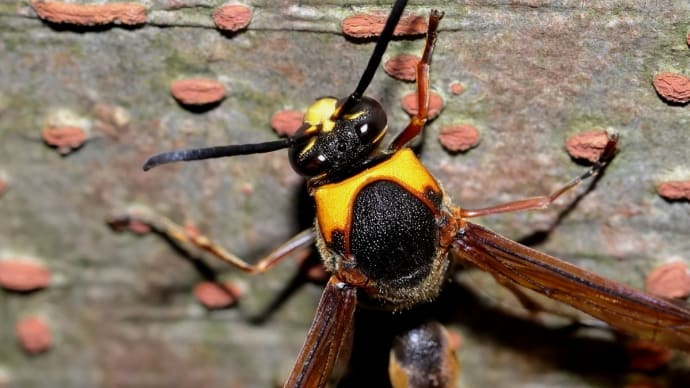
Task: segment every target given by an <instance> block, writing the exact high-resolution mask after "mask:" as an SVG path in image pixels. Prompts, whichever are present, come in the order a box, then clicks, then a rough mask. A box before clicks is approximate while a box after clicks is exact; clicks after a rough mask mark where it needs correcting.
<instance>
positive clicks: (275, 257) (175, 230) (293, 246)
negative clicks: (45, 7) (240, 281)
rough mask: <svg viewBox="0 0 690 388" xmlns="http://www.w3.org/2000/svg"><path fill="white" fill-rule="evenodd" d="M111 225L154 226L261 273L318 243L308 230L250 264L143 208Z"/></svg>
mask: <svg viewBox="0 0 690 388" xmlns="http://www.w3.org/2000/svg"><path fill="white" fill-rule="evenodd" d="M107 222H108V224H109V225H111V226H112V227H114V228H118V227H122V226H123V225H128V224H132V223H139V224H143V225H147V226H149V227H151V228H152V229H153V230H155V231H156V232H158V233H161V234H163V235H165V236H168V237H170V238H171V239H172V240H173V241H175V242H177V243H180V244H182V245H187V246H190V245H191V246H194V247H196V248H198V249H201V250H203V251H205V252H208V253H210V254H211V255H213V256H215V257H216V258H218V259H220V260H222V261H224V262H226V263H228V264H230V265H232V266H233V267H236V268H239V269H241V270H242V271H245V272H248V273H252V274H258V273H262V272H264V271H266V270H268V269H270V268H271V267H273V266H274V265H276V264H277V263H278V262H280V261H281V260H282V259H284V258H286V257H288V256H290V255H291V254H292V253H294V252H296V251H298V250H300V249H303V248H307V247H309V246H310V245H312V244H313V243H314V241H315V240H316V234H315V233H314V230H313V229H305V230H303V231H301V232H300V233H298V234H296V235H295V236H294V237H292V238H291V239H289V240H288V241H286V242H285V243H283V244H282V245H281V246H279V247H278V248H276V249H275V250H274V251H273V252H271V253H269V254H268V255H266V256H265V257H263V258H261V259H260V260H259V261H257V262H256V264H249V263H247V262H246V261H244V260H242V259H241V258H239V257H237V256H235V255H234V254H232V253H231V252H228V251H227V250H225V249H224V248H223V247H221V246H220V245H218V244H216V243H215V242H213V241H212V240H211V239H210V238H208V237H207V236H204V235H202V234H199V233H195V232H190V231H188V230H187V229H186V228H184V227H182V226H180V225H178V224H176V223H175V222H173V221H172V220H170V219H168V218H166V217H164V216H162V215H159V214H156V213H155V212H152V211H150V210H147V209H143V208H132V209H128V210H127V211H126V212H125V213H124V214H118V215H115V216H111V217H109V218H108V220H107Z"/></svg>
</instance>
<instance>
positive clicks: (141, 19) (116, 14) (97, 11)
mask: <svg viewBox="0 0 690 388" xmlns="http://www.w3.org/2000/svg"><path fill="white" fill-rule="evenodd" d="M31 6H32V7H33V9H34V11H36V14H38V17H39V18H41V19H42V20H46V21H49V22H51V23H59V24H74V25H80V26H102V25H107V24H122V25H127V26H136V25H141V24H144V23H146V7H144V6H143V5H141V4H138V3H108V4H77V3H63V2H57V1H51V2H46V1H42V0H37V1H33V2H32V3H31Z"/></svg>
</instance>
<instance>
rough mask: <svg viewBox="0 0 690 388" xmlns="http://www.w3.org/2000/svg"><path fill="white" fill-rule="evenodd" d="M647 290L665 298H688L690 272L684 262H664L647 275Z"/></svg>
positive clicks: (689, 292) (689, 294)
mask: <svg viewBox="0 0 690 388" xmlns="http://www.w3.org/2000/svg"><path fill="white" fill-rule="evenodd" d="M645 287H646V288H647V291H649V292H650V293H652V294H654V295H659V296H663V297H665V298H687V297H688V296H690V273H688V266H687V265H686V264H685V263H682V262H673V263H668V264H664V265H662V266H660V267H658V268H656V269H655V270H654V271H652V272H651V273H650V274H649V275H648V276H647V281H646V282H645Z"/></svg>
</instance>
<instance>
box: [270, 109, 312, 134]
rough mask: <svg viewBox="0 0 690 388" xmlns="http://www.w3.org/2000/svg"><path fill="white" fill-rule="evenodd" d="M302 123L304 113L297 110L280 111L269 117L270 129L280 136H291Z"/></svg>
mask: <svg viewBox="0 0 690 388" xmlns="http://www.w3.org/2000/svg"><path fill="white" fill-rule="evenodd" d="M303 122H304V113H302V112H300V111H298V110H281V111H278V112H276V113H274V114H273V117H271V128H273V130H274V131H275V132H276V133H277V134H278V135H280V136H292V135H294V134H295V132H297V130H298V129H299V127H300V126H302V123H303Z"/></svg>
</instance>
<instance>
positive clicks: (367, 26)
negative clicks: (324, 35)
mask: <svg viewBox="0 0 690 388" xmlns="http://www.w3.org/2000/svg"><path fill="white" fill-rule="evenodd" d="M386 19H387V16H386V15H384V14H367V13H360V14H357V15H352V16H350V17H347V18H345V20H343V22H342V23H341V28H342V31H343V34H345V35H347V36H349V37H351V38H358V39H365V38H373V37H376V36H379V35H381V31H383V26H384V25H385V24H386ZM428 28H429V26H428V24H427V21H426V18H425V17H423V16H419V15H412V14H406V15H403V16H402V17H401V18H400V22H399V23H398V25H397V26H396V27H395V30H394V31H393V35H395V36H415V35H423V34H426V31H427V29H428Z"/></svg>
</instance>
